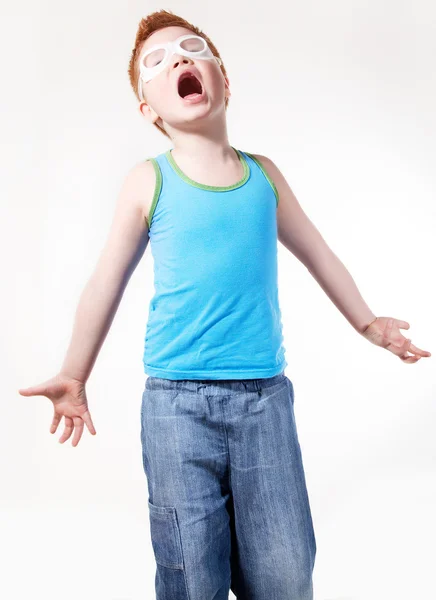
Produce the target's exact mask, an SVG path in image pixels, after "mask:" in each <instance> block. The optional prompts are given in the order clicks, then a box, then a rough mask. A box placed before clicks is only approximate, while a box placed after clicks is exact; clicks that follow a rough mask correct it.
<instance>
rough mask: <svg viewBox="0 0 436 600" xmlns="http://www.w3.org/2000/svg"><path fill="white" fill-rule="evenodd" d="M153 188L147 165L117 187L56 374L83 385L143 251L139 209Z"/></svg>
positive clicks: (150, 168)
mask: <svg viewBox="0 0 436 600" xmlns="http://www.w3.org/2000/svg"><path fill="white" fill-rule="evenodd" d="M154 185H155V174H154V169H153V166H152V164H151V163H150V162H149V161H148V162H143V163H139V164H137V165H135V166H134V167H133V168H132V169H131V170H130V171H129V172H128V174H127V176H126V178H125V180H124V182H123V185H122V187H121V190H120V193H119V196H118V200H117V204H116V208H115V213H114V216H113V221H112V225H111V229H110V231H109V235H108V238H107V241H106V244H105V246H104V248H103V251H102V253H101V255H100V258H99V260H98V263H97V266H96V268H95V270H94V272H93V274H92V276H91V277H90V279H89V281H88V283H87V284H86V286H85V288H84V290H83V292H82V294H81V297H80V301H79V304H78V306H77V310H76V315H75V321H74V327H73V333H72V337H71V341H70V345H69V347H68V350H67V353H66V356H65V359H64V362H63V365H62V367H61V370H60V373H61V374H64V375H67V376H68V377H72V378H74V379H77V380H79V381H81V382H83V383H85V382H86V380H87V379H88V377H89V375H90V373H91V370H92V368H93V366H94V363H95V361H96V358H97V356H98V353H99V351H100V349H101V346H102V345H103V342H104V340H105V338H106V335H107V333H108V331H109V329H110V326H111V324H112V321H113V318H114V316H115V313H116V311H117V309H118V306H119V304H120V301H121V298H122V296H123V293H124V290H125V288H126V285H127V283H128V281H129V279H130V277H131V275H132V273H133V271H134V270H135V268H136V266H137V265H138V263H139V261H140V259H141V257H142V255H143V254H144V251H145V249H146V247H147V245H148V225H147V221H146V219H145V214H144V207H145V206H146V205H147V202H146V200H147V198H151V197H152V195H153V190H154ZM144 200H145V201H144Z"/></svg>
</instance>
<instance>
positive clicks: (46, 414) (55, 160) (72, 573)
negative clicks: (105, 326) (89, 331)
mask: <svg viewBox="0 0 436 600" xmlns="http://www.w3.org/2000/svg"><path fill="white" fill-rule="evenodd" d="M161 8H166V9H169V10H172V11H173V12H176V13H178V14H180V15H181V16H183V17H185V18H186V19H188V20H189V21H192V22H193V23H194V24H197V25H198V26H199V27H201V28H202V29H203V30H204V31H205V33H207V34H208V35H209V36H210V37H211V39H212V40H213V41H214V43H215V44H216V46H217V47H218V49H219V51H220V53H221V56H222V59H223V61H224V64H225V65H226V68H227V71H228V75H229V79H230V87H231V91H232V97H231V99H230V103H229V108H228V113H227V115H228V131H229V140H230V143H231V144H232V145H233V146H235V147H237V148H240V149H242V150H244V151H248V152H254V153H260V154H265V155H267V156H269V157H270V158H272V159H273V160H274V161H275V162H276V164H277V165H278V166H279V168H280V169H281V170H282V171H283V173H284V174H285V176H286V178H287V180H288V182H289V184H290V185H291V187H292V189H293V191H294V193H295V194H296V196H297V198H298V199H299V201H300V203H301V205H302V207H303V209H304V210H305V211H306V213H307V214H308V216H309V217H310V218H311V220H312V221H313V222H314V224H315V225H316V226H317V227H318V228H319V230H320V231H321V233H322V235H323V237H324V238H325V240H326V241H327V243H328V244H329V245H330V247H331V248H332V249H333V250H334V252H335V253H336V254H337V255H338V256H339V258H340V259H341V260H342V261H343V262H344V264H345V265H346V267H347V268H348V269H349V271H350V273H351V274H352V275H353V277H354V279H355V281H356V283H357V285H358V287H359V289H360V291H361V293H362V295H363V297H364V298H365V300H366V301H367V303H368V304H369V306H370V307H371V309H372V310H373V312H374V313H375V314H376V315H378V316H392V317H395V318H398V319H404V320H406V321H408V322H409V323H410V325H411V327H410V329H409V331H408V332H405V331H403V333H404V334H405V335H406V336H407V337H411V338H412V342H413V343H415V344H416V345H418V346H419V347H421V348H423V349H425V350H429V351H430V352H432V357H431V358H423V359H421V360H420V361H419V362H418V363H416V364H412V365H407V364H404V363H402V362H401V361H400V359H399V358H397V357H396V356H394V355H393V354H391V353H390V352H388V351H386V350H383V349H381V348H379V347H376V346H374V345H372V344H370V343H369V342H368V341H366V340H365V339H363V338H362V337H361V336H359V335H358V334H357V333H356V332H355V330H354V329H353V328H352V327H351V325H350V324H349V323H348V322H347V321H346V319H345V318H344V317H343V316H342V314H341V313H340V312H339V311H338V310H337V309H336V307H335V306H334V305H333V303H332V302H331V301H330V300H329V298H328V297H327V296H326V294H325V293H324V292H323V290H322V289H321V288H320V287H319V286H318V284H317V283H316V281H315V280H314V279H313V278H312V277H311V275H310V273H309V272H308V271H307V269H306V268H305V267H304V266H303V265H302V264H301V263H300V262H299V261H298V260H297V259H296V258H295V257H294V256H293V255H292V254H290V253H289V252H288V251H287V250H286V249H285V248H284V247H283V246H282V245H281V244H279V289H280V302H281V309H282V318H283V327H284V336H285V347H286V358H287V361H288V363H289V364H288V367H287V368H286V374H287V376H288V377H289V378H290V379H291V380H292V382H293V384H294V390H295V413H296V418H297V425H298V430H299V437H300V443H301V447H302V452H303V460H304V466H305V471H306V479H307V485H308V490H309V495H310V501H311V508H312V516H313V520H314V525H315V530H316V538H317V546H318V550H317V556H316V565H315V571H314V586H315V600H333V599H334V600H339V599H340V600H345V599H347V600H348V599H350V600H391V599H392V600H403V599H404V600H406V599H407V600H410V599H411V598H414V599H415V598H428V599H430V598H436V581H435V579H434V576H433V575H432V570H433V567H434V546H435V535H436V520H435V516H434V506H435V504H436V481H435V479H436V478H435V471H436V470H435V465H436V436H435V434H434V432H435V425H436V408H435V400H436V382H435V372H436V369H435V364H436V363H435V357H436V354H435V353H436V325H435V319H434V307H435V293H434V282H435V266H434V264H435V257H436V243H435V228H436V207H435V206H436V194H435V192H436V174H435V173H436V170H435V163H436V160H435V159H436V142H435V140H436V109H435V107H436V75H435V66H434V58H435V55H436V9H435V6H434V3H431V2H430V0H428V1H424V0H414V2H413V3H412V1H411V0H408V1H404V2H398V1H394V0H365V1H363V0H342V1H337V0H336V1H331V2H322V1H321V0H318V1H306V2H304V3H303V2H297V1H294V0H287V1H286V2H284V1H282V2H277V1H276V2H269V3H267V4H266V3H265V4H264V3H261V2H257V1H251V2H250V3H248V2H234V1H229V0H223V1H221V2H219V3H206V2H201V1H198V0H197V1H194V0H192V1H185V2H175V1H172V2H171V1H168V2H166V3H165V5H161V4H158V3H154V2H137V1H133V0H131V1H129V2H101V1H100V0H93V1H92V2H89V1H87V2H84V1H83V0H76V1H75V2H64V1H58V2H54V1H45V2H39V3H30V2H25V3H18V4H14V6H12V3H10V4H6V3H4V4H2V15H1V29H2V33H1V36H0V50H1V61H2V69H1V82H2V83H1V88H2V92H1V103H2V110H1V117H0V118H1V131H2V133H1V179H0V186H1V188H0V191H1V211H2V212H1V217H2V218H1V223H0V227H1V230H0V233H1V245H2V247H1V259H2V280H3V286H2V295H1V309H2V310H1V313H0V314H1V318H2V336H1V339H2V344H1V365H2V369H1V372H2V418H1V435H0V456H1V458H0V461H1V479H0V481H1V486H2V490H1V496H0V519H1V522H0V527H1V529H0V540H1V541H0V551H1V555H2V556H0V559H1V564H2V567H3V569H2V570H3V574H2V577H1V580H0V595H1V596H2V597H3V598H7V599H8V600H18V599H19V600H21V599H23V600H24V599H26V600H27V599H29V598H44V599H45V600H52V599H53V600H54V599H56V600H57V599H58V598H62V599H63V600H73V599H74V600H75V599H77V598H80V600H142V599H144V598H153V597H154V569H155V565H154V557H153V553H152V546H151V541H150V538H149V525H148V509H147V489H146V479H145V475H144V472H143V467H142V457H141V447H140V420H139V410H140V401H141V396H142V391H143V386H144V382H145V375H144V373H143V371H142V351H143V340H144V334H145V326H146V320H147V315H148V313H147V310H148V303H149V300H150V298H151V296H152V294H153V280H152V257H151V253H150V245H149V246H148V248H147V251H146V254H145V255H144V258H143V260H142V261H141V263H140V264H139V266H138V268H137V270H136V271H135V273H134V274H133V276H132V278H131V280H130V283H129V285H128V287H127V289H126V292H125V294H124V297H123V300H122V302H121V305H120V308H119V310H118V312H117V315H116V317H115V320H114V323H113V325H112V328H111V330H110V332H109V334H108V337H107V339H106V342H105V344H104V346H103V348H102V350H101V352H100V355H99V358H98V360H97V363H96V365H95V367H94V370H93V372H92V375H91V377H90V379H89V381H88V384H87V392H88V400H89V404H90V410H91V414H92V417H93V421H94V424H95V427H96V430H97V435H96V436H95V437H92V436H91V435H90V434H89V432H88V431H87V430H86V428H85V431H84V435H83V438H82V440H81V442H80V443H79V445H78V446H77V447H76V448H72V447H71V441H68V442H67V443H65V444H63V445H60V444H58V442H57V440H58V439H59V438H60V436H61V433H62V431H63V422H62V424H61V425H60V426H59V429H58V431H57V432H56V434H55V435H51V434H50V433H49V426H50V423H51V419H52V404H51V403H50V401H49V400H47V399H46V398H44V397H33V398H24V397H22V396H20V395H19V394H18V391H17V390H18V388H22V387H28V386H31V385H34V384H37V383H40V382H42V381H44V380H46V379H48V378H50V377H52V376H54V375H55V374H56V373H57V371H58V369H59V368H60V366H61V364H62V361H63V357H64V354H65V351H66V348H67V346H68V343H69V339H70V335H71V331H72V325H73V319H74V313H75V309H76V306H77V302H78V299H79V296H80V293H81V291H82V289H83V287H84V285H85V283H86V281H87V279H88V277H89V276H90V275H91V272H92V270H93V268H94V266H95V264H96V262H97V259H98V256H99V253H100V251H101V249H102V247H103V244H104V242H105V240H106V236H107V233H108V228H109V225H110V223H111V219H112V213H113V209H114V206H115V200H116V196H117V194H118V191H119V189H120V186H121V182H122V180H123V178H124V177H125V175H126V173H127V171H128V170H129V169H130V167H131V166H133V165H134V164H135V163H136V162H138V161H140V160H142V159H145V158H148V157H150V156H156V155H157V154H159V153H161V152H163V151H165V150H167V149H168V148H170V147H171V144H170V142H169V140H168V139H167V138H165V137H164V136H163V135H162V134H160V133H159V132H158V131H156V130H155V129H154V128H153V127H152V126H151V125H148V124H147V123H146V122H145V120H144V119H142V118H141V116H140V114H139V112H138V111H137V104H136V101H135V97H134V94H133V91H132V89H131V88H130V84H129V80H128V77H127V67H128V61H129V57H130V52H131V49H132V47H133V43H134V39H135V34H136V29H137V25H138V23H139V20H140V19H141V18H142V17H143V16H145V15H146V14H148V13H150V12H152V11H154V10H157V9H161ZM231 597H232V596H231Z"/></svg>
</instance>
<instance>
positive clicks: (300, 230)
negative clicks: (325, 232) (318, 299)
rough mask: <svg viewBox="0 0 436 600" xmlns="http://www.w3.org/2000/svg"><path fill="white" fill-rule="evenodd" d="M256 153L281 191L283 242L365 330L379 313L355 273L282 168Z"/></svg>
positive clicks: (279, 220)
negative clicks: (309, 213)
mask: <svg viewBox="0 0 436 600" xmlns="http://www.w3.org/2000/svg"><path fill="white" fill-rule="evenodd" d="M254 156H256V157H257V158H258V160H259V161H260V162H261V163H262V164H263V166H264V168H265V170H266V171H267V173H268V175H269V176H270V177H271V179H272V180H273V182H274V184H275V186H276V188H277V191H278V193H279V205H278V207H277V233H278V239H279V241H280V242H281V243H282V244H283V245H284V246H285V248H287V249H288V250H289V251H290V252H292V253H293V254H294V255H295V256H296V257H297V258H298V260H300V261H301V262H302V263H303V264H304V265H305V266H306V268H307V269H308V271H309V272H310V274H311V275H312V276H313V277H314V278H315V279H316V281H317V282H318V283H319V285H320V286H321V287H322V289H323V290H324V292H325V293H326V294H327V296H328V297H329V298H330V300H331V301H332V302H333V303H334V304H335V306H336V307H337V308H338V310H340V312H341V313H342V314H343V315H344V317H345V318H346V319H347V320H348V322H349V323H350V324H351V325H352V326H353V327H354V328H355V329H356V331H358V332H359V333H362V332H363V331H364V330H365V328H366V327H367V325H368V324H369V323H370V322H371V321H373V320H374V319H375V318H376V316H375V314H374V313H373V312H372V311H371V310H370V308H369V307H368V305H367V304H366V302H365V301H364V299H363V298H362V296H361V294H360V292H359V290H358V288H357V286H356V284H355V282H354V279H353V278H352V276H351V274H350V273H349V271H348V270H347V269H346V267H345V266H344V264H343V263H342V262H341V261H340V259H339V258H338V257H337V256H336V254H335V253H334V252H333V251H332V249H331V248H330V247H329V246H328V245H327V243H326V241H325V240H324V238H323V237H322V235H321V234H320V232H319V231H318V229H317V228H316V227H315V225H314V224H313V223H312V221H311V220H310V219H309V217H308V216H307V215H306V214H305V212H304V211H303V209H302V207H301V206H300V204H299V202H298V200H297V198H296V197H295V195H294V193H293V191H292V190H291V188H290V186H289V184H288V183H287V181H286V179H285V177H284V175H283V174H282V173H281V171H280V170H279V168H278V167H277V166H276V165H275V164H274V162H273V161H272V160H271V159H269V158H267V157H266V156H262V155H260V154H256V155H254Z"/></svg>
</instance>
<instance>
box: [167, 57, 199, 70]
mask: <svg viewBox="0 0 436 600" xmlns="http://www.w3.org/2000/svg"><path fill="white" fill-rule="evenodd" d="M171 61H172V65H173V68H174V67H177V66H178V65H179V63H180V62H182V63H185V64H191V65H193V64H194V61H193V60H192V59H190V58H189V56H183V55H182V54H174V55H173V56H172V58H171Z"/></svg>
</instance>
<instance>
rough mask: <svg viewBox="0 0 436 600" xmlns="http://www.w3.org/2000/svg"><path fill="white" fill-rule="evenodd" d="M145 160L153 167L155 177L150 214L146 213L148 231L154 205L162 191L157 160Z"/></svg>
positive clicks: (160, 174)
mask: <svg viewBox="0 0 436 600" xmlns="http://www.w3.org/2000/svg"><path fill="white" fill-rule="evenodd" d="M147 160H149V161H150V162H151V163H152V165H153V167H154V172H155V175H156V182H155V185H154V194H153V200H152V201H151V207H150V212H149V213H148V227H149V229H150V227H151V221H152V219H153V215H154V211H155V209H156V205H157V203H158V201H159V196H160V191H161V189H162V173H161V170H160V167H159V163H158V162H157V160H156V159H155V158H147Z"/></svg>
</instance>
